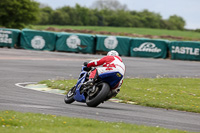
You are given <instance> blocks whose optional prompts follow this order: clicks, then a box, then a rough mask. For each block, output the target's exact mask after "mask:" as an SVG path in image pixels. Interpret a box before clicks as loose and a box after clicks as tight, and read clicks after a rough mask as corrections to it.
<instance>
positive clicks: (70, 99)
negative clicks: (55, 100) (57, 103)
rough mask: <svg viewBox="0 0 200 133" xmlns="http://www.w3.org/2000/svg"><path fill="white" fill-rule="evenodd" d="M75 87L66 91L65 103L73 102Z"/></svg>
mask: <svg viewBox="0 0 200 133" xmlns="http://www.w3.org/2000/svg"><path fill="white" fill-rule="evenodd" d="M75 89H76V88H75V87H72V88H71V89H70V90H69V91H68V92H67V95H65V98H64V101H65V103H66V104H71V103H73V102H74V101H75V100H74V92H75Z"/></svg>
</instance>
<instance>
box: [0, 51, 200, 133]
mask: <svg viewBox="0 0 200 133" xmlns="http://www.w3.org/2000/svg"><path fill="white" fill-rule="evenodd" d="M100 57H102V56H101V55H88V54H74V53H58V52H45V51H43V52H40V51H29V50H19V49H6V48H0V73H1V74H0V84H1V86H0V110H16V111H21V112H35V113H45V114H55V115H62V116H70V117H81V118H91V119H97V120H103V121H117V122H127V123H133V124H140V125H150V126H160V127H165V128H171V129H181V130H187V131H198V132H200V114H196V113H189V112H181V111H173V110H165V109H156V108H149V107H142V106H137V105H128V104H118V103H112V102H105V103H104V104H101V105H100V106H98V107H97V108H89V107H87V106H86V105H85V104H83V103H77V102H75V103H73V104H71V105H66V104H65V103H64V102H63V96H62V95H56V94H49V93H44V92H38V91H34V90H28V89H24V88H20V87H17V86H15V84H16V83H23V82H38V81H41V80H46V79H53V78H65V79H69V78H77V77H78V75H79V72H80V66H81V65H82V63H83V62H84V61H89V60H90V59H96V58H100ZM122 58H123V60H124V62H125V64H126V76H125V77H126V78H128V77H140V78H144V77H149V78H155V77H157V76H159V77H162V76H164V77H198V78H199V77H200V69H199V68H200V62H192V61H174V60H168V59H167V60H163V59H144V58H133V57H122Z"/></svg>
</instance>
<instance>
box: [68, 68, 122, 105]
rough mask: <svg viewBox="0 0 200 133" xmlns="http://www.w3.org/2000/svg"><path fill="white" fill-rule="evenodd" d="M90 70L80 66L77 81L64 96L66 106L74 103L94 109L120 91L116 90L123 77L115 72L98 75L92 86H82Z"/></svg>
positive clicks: (87, 78)
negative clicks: (83, 104) (80, 103)
mask: <svg viewBox="0 0 200 133" xmlns="http://www.w3.org/2000/svg"><path fill="white" fill-rule="evenodd" d="M91 69H92V68H88V67H86V66H82V69H81V73H80V75H79V78H78V81H77V83H76V85H75V86H74V87H72V88H71V89H70V90H69V91H68V92H67V94H66V95H65V98H64V101H65V103H66V104H71V103H73V102H74V101H77V102H82V103H86V104H87V106H89V107H96V106H98V105H99V104H101V103H103V102H104V101H107V100H109V99H110V98H112V97H114V96H116V95H117V94H118V93H119V91H120V89H116V86H117V85H118V84H119V82H120V80H121V79H122V78H123V75H122V74H121V73H120V72H117V71H111V72H106V73H102V74H99V75H98V78H97V79H96V80H95V82H94V84H93V86H91V85H87V84H84V83H85V82H87V81H88V80H89V73H90V70H91Z"/></svg>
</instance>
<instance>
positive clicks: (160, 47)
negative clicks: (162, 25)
mask: <svg viewBox="0 0 200 133" xmlns="http://www.w3.org/2000/svg"><path fill="white" fill-rule="evenodd" d="M167 46H168V41H165V40H152V39H145V38H144V39H139V38H133V40H132V41H131V48H130V53H131V56H134V57H149V58H166V56H167Z"/></svg>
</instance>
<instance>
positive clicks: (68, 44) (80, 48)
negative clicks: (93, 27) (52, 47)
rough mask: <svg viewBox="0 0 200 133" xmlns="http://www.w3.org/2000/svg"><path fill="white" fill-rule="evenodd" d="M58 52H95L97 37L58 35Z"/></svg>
mask: <svg viewBox="0 0 200 133" xmlns="http://www.w3.org/2000/svg"><path fill="white" fill-rule="evenodd" d="M56 51H68V52H82V53H94V52H95V36H94V35H90V34H73V33H59V34H57V41H56Z"/></svg>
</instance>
